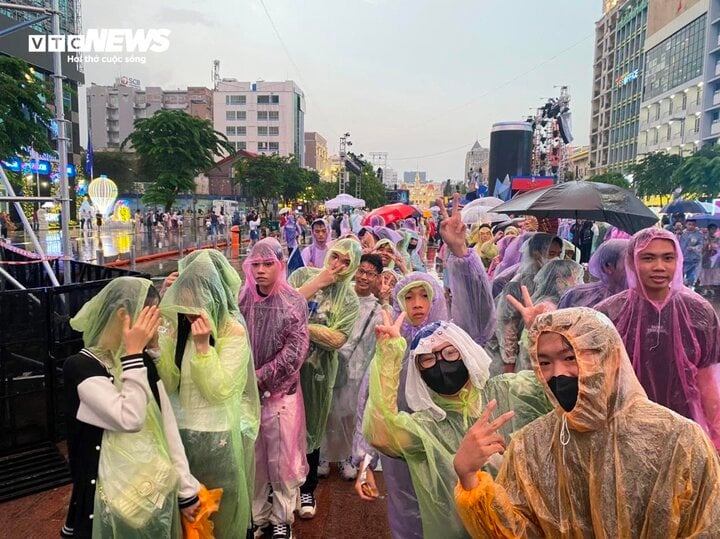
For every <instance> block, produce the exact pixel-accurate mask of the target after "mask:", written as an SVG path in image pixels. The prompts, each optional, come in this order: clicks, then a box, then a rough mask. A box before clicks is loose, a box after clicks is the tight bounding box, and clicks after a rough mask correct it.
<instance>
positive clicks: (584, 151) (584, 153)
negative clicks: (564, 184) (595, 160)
mask: <svg viewBox="0 0 720 539" xmlns="http://www.w3.org/2000/svg"><path fill="white" fill-rule="evenodd" d="M569 153H570V159H569V160H570V163H569V165H568V171H569V172H572V175H573V177H574V179H576V180H584V179H586V178H588V177H589V176H590V174H589V170H590V146H575V147H573V148H570V152H569Z"/></svg>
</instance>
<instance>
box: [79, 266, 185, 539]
mask: <svg viewBox="0 0 720 539" xmlns="http://www.w3.org/2000/svg"><path fill="white" fill-rule="evenodd" d="M151 286H152V283H151V282H150V281H148V280H147V279H139V278H136V277H119V278H117V279H114V280H113V281H111V282H110V283H109V284H108V285H107V286H106V287H105V288H103V289H102V290H101V291H100V293H99V294H98V295H96V296H95V297H94V298H93V299H91V300H90V301H88V302H87V303H86V304H85V305H83V307H82V309H80V311H79V312H78V314H77V315H76V316H75V317H74V318H72V319H71V320H70V326H71V327H72V328H73V329H74V330H76V331H79V332H82V334H83V343H84V345H85V347H86V348H88V349H90V350H91V351H92V352H93V353H94V354H95V355H97V357H99V358H103V360H105V361H107V363H108V364H109V365H110V364H111V366H110V371H111V372H112V374H113V378H114V383H115V385H116V386H118V387H120V386H121V384H122V382H121V374H122V365H121V364H120V358H121V357H122V356H123V355H124V354H125V351H124V348H123V347H122V345H121V346H120V348H119V349H118V350H104V349H102V348H100V347H99V342H100V338H101V336H102V335H103V333H105V332H106V331H120V328H119V327H118V325H119V324H121V323H122V321H121V319H120V318H118V317H117V316H116V313H117V311H118V309H120V308H124V309H125V310H126V311H127V312H128V314H129V315H130V316H131V318H132V320H133V321H135V320H137V317H138V315H139V314H140V311H142V309H143V305H144V303H145V299H146V297H147V294H148V290H149V289H150V287H151ZM97 481H98V483H97V489H96V492H95V508H94V513H93V515H94V517H95V518H94V519H93V532H92V535H93V538H97V539H100V538H106V537H123V538H125V537H128V538H133V539H135V538H138V539H155V538H156V537H175V538H180V537H182V527H181V524H180V512H179V509H178V505H177V494H178V492H177V489H178V475H177V472H176V471H175V467H174V465H173V463H172V460H171V458H170V454H169V451H168V445H167V439H166V437H165V431H164V430H163V421H162V415H161V412H160V407H159V406H158V404H157V402H156V401H155V398H154V397H153V395H152V393H148V399H147V409H146V415H145V423H144V424H143V427H142V429H141V430H140V431H138V432H113V431H110V430H105V432H104V434H103V441H102V450H101V452H100V461H99V464H98V480H97Z"/></svg>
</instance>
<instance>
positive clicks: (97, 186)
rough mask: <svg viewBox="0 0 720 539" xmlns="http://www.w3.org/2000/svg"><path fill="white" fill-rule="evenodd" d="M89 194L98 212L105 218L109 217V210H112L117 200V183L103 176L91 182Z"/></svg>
mask: <svg viewBox="0 0 720 539" xmlns="http://www.w3.org/2000/svg"><path fill="white" fill-rule="evenodd" d="M88 194H89V195H90V199H91V200H92V201H93V204H95V206H96V207H97V209H98V211H99V212H100V213H101V214H102V215H103V216H107V215H108V210H110V208H112V205H113V202H115V199H116V198H117V195H118V189H117V185H115V182H114V181H112V180H111V179H110V178H108V177H107V176H105V175H104V174H103V175H102V176H100V177H99V178H95V179H94V180H93V181H91V182H90V185H89V186H88Z"/></svg>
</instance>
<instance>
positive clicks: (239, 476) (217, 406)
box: [158, 250, 260, 538]
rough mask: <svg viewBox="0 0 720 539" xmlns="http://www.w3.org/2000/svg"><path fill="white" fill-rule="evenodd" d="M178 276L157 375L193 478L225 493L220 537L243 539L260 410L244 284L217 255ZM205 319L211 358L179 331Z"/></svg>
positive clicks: (165, 306)
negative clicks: (198, 317)
mask: <svg viewBox="0 0 720 539" xmlns="http://www.w3.org/2000/svg"><path fill="white" fill-rule="evenodd" d="M178 270H179V273H180V275H179V276H178V278H177V280H176V281H175V283H173V285H172V286H171V287H170V288H169V289H168V290H167V292H166V293H165V296H164V297H163V299H162V301H161V302H160V311H161V313H162V315H163V317H164V319H165V323H166V325H165V326H164V329H165V331H164V332H161V334H160V359H159V362H158V373H159V374H160V377H161V378H162V380H163V383H164V384H165V387H166V388H167V391H168V394H169V395H170V398H171V400H172V402H173V407H174V409H175V415H176V417H177V422H178V427H179V429H180V435H181V437H182V439H183V444H184V446H185V451H186V453H187V457H188V461H189V463H190V471H191V472H192V474H193V475H194V476H195V477H197V478H198V480H199V481H200V482H201V483H203V484H204V485H206V486H207V488H208V489H216V488H222V489H223V497H222V502H221V504H220V510H219V511H218V512H217V513H216V514H214V515H213V516H212V517H211V520H212V521H213V523H214V530H215V537H217V538H224V537H228V538H230V537H232V538H234V537H238V536H244V534H245V530H246V529H247V528H249V527H250V525H251V521H252V514H251V505H252V498H253V488H254V482H255V438H257V433H258V428H259V421H260V419H259V418H260V402H259V397H258V389H257V382H256V379H255V368H254V364H253V361H252V357H251V354H250V343H249V340H248V335H247V330H246V328H245V326H244V321H243V318H242V315H241V314H240V311H239V308H238V304H237V298H238V293H239V291H240V284H241V281H240V276H239V275H238V273H237V271H235V269H234V268H233V267H232V266H230V264H229V262H228V261H227V259H226V258H225V257H224V256H223V255H222V253H220V252H218V251H213V250H201V251H195V252H194V253H192V254H191V255H189V256H188V257H186V258H184V259H183V260H181V261H180V263H179V264H178ZM202 311H204V312H205V313H206V315H207V316H208V319H209V320H210V324H211V326H212V331H211V347H210V351H209V352H208V353H205V354H199V353H198V352H197V351H196V349H195V344H194V342H193V338H192V335H191V334H189V335H188V334H187V326H185V329H184V330H183V327H182V325H181V324H180V321H181V320H182V324H185V321H184V315H186V314H191V315H193V314H199V313H200V312H202ZM161 329H163V328H161ZM179 333H184V335H186V339H185V345H184V348H183V349H182V350H176V347H177V343H178V337H179Z"/></svg>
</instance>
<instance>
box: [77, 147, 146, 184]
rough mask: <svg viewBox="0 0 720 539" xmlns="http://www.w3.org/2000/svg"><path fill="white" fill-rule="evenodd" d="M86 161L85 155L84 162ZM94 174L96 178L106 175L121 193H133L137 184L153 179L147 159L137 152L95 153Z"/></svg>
mask: <svg viewBox="0 0 720 539" xmlns="http://www.w3.org/2000/svg"><path fill="white" fill-rule="evenodd" d="M85 160H86V156H85V154H83V156H82V162H83V163H84V162H85ZM93 174H94V175H95V177H96V178H98V177H100V176H101V175H102V174H104V175H105V176H107V177H108V178H110V179H111V180H113V181H114V182H115V183H116V185H117V188H118V192H120V193H133V192H134V188H135V186H134V183H135V182H149V181H152V179H153V177H152V172H151V171H150V170H149V167H148V165H147V164H146V159H145V158H143V157H142V156H140V155H138V154H137V153H135V152H95V153H94V154H93ZM93 179H94V178H93Z"/></svg>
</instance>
